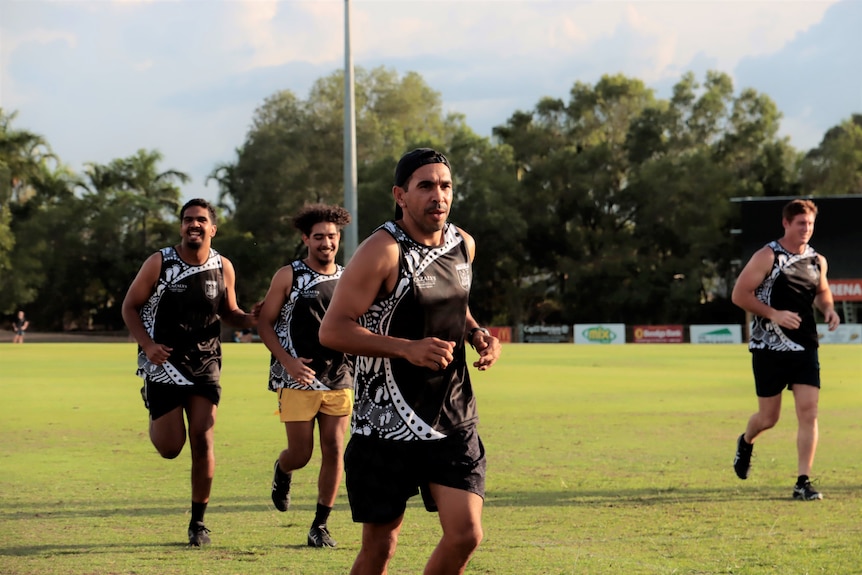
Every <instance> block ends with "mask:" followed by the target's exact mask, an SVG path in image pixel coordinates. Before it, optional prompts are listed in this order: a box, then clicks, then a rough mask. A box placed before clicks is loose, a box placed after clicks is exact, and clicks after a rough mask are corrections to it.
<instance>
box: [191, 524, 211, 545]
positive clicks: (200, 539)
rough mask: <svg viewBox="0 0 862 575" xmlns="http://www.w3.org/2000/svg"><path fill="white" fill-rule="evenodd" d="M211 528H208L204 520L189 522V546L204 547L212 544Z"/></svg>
mask: <svg viewBox="0 0 862 575" xmlns="http://www.w3.org/2000/svg"><path fill="white" fill-rule="evenodd" d="M209 532H210V530H209V529H207V528H206V527H205V526H204V524H203V522H202V521H195V522H194V523H189V547H202V546H203V545H209V544H210V536H209Z"/></svg>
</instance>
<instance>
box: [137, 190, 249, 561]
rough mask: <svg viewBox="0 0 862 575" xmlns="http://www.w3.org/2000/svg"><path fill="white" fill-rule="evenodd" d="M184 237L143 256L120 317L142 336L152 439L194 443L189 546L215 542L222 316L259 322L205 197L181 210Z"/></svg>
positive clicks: (172, 447) (167, 449)
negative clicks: (244, 298)
mask: <svg viewBox="0 0 862 575" xmlns="http://www.w3.org/2000/svg"><path fill="white" fill-rule="evenodd" d="M180 222H181V223H180V236H181V238H182V239H181V242H180V243H179V244H178V245H176V246H172V247H166V248H163V249H161V250H159V251H158V252H156V253H154V254H153V255H151V256H150V257H149V258H147V260H146V261H144V263H143V265H142V266H141V269H140V271H138V275H137V276H136V277H135V279H134V281H132V285H131V286H130V287H129V291H128V292H127V294H126V297H125V299H124V300H123V307H122V313H123V320H125V322H126V326H128V328H129V332H130V333H131V335H132V337H134V338H135V341H137V342H138V370H137V375H139V376H140V377H142V378H143V380H144V386H143V388H142V389H141V395H142V396H143V399H144V405H145V406H146V407H147V409H148V410H149V413H150V425H149V430H150V440H151V441H152V443H153V445H154V446H155V448H156V450H157V451H158V452H159V454H160V455H161V456H162V457H164V458H166V459H174V458H175V457H177V456H178V455H179V454H180V452H181V451H182V449H183V446H184V445H185V441H186V422H185V420H184V419H183V414H184V413H185V417H186V418H187V420H188V438H189V445H190V446H191V457H192V468H191V483H192V508H191V521H190V522H189V528H188V537H189V545H190V546H192V547H200V546H202V545H204V544H207V543H209V542H210V537H209V535H208V534H209V530H208V529H207V528H206V527H205V526H204V513H205V512H206V507H207V503H208V502H209V497H210V490H211V488H212V480H213V474H214V472H215V454H214V449H213V429H214V426H215V420H216V412H217V408H218V404H219V399H220V397H221V385H220V383H219V377H220V374H221V360H222V355H221V341H220V335H221V322H220V318H222V319H224V320H225V321H227V322H228V323H231V324H234V325H236V326H237V327H251V326H253V325H254V324H255V318H254V315H253V314H248V313H246V312H244V311H243V310H241V309H240V308H239V307H238V306H237V302H236V292H235V289H234V286H235V272H234V267H233V265H232V264H231V263H230V261H228V259H227V258H225V257H222V256H221V255H219V253H218V252H216V251H215V250H214V249H212V248H211V247H210V244H211V242H212V238H213V237H214V236H215V234H216V214H215V210H214V208H213V206H212V205H211V204H210V203H209V202H208V201H206V200H203V199H194V200H190V201H189V202H187V203H186V204H185V205H184V206H183V208H182V210H180Z"/></svg>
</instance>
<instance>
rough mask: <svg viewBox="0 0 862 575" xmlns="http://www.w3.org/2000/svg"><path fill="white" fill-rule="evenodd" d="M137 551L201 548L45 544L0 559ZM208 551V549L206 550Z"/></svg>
mask: <svg viewBox="0 0 862 575" xmlns="http://www.w3.org/2000/svg"><path fill="white" fill-rule="evenodd" d="M132 547H134V548H135V549H154V550H156V551H183V550H187V551H188V552H189V553H195V552H200V551H201V548H199V547H190V546H189V545H188V544H187V543H179V542H177V541H171V542H170V543H135V544H134V545H133V546H132V545H131V544H130V543H128V542H124V543H98V544H79V545H62V544H45V545H17V546H12V547H2V548H0V557H4V556H7V557H27V556H33V555H37V556H38V555H44V556H51V555H90V554H93V553H116V552H118V551H124V550H130V549H131V548H132ZM204 549H206V548H204Z"/></svg>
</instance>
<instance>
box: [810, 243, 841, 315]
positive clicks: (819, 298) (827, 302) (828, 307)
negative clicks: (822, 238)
mask: <svg viewBox="0 0 862 575" xmlns="http://www.w3.org/2000/svg"><path fill="white" fill-rule="evenodd" d="M818 257H819V258H820V284H819V285H818V286H817V295H815V296H814V305H815V306H817V309H819V310H820V311H821V313H823V318H824V319H825V320H826V323H827V324H829V331H835V330H836V329H837V328H838V324H839V323H841V318H839V317H838V314H837V313H836V312H835V302H834V301H833V299H832V290H831V289H829V281H828V280H827V279H826V270H827V268H828V265H827V263H826V258H824V257H823V256H820V255H818Z"/></svg>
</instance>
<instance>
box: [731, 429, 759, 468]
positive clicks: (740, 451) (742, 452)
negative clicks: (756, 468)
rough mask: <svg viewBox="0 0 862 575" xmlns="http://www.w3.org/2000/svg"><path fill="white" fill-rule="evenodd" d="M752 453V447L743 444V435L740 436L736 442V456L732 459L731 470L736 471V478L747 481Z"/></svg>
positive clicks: (748, 444)
mask: <svg viewBox="0 0 862 575" xmlns="http://www.w3.org/2000/svg"><path fill="white" fill-rule="evenodd" d="M753 451H754V445H753V444H751V443H746V442H745V434H744V433H743V434H742V435H740V436H739V439H737V440H736V456H735V457H734V458H733V470H734V471H736V476H737V477H739V478H740V479H748V473H749V472H750V471H751V454H752V452H753Z"/></svg>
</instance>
